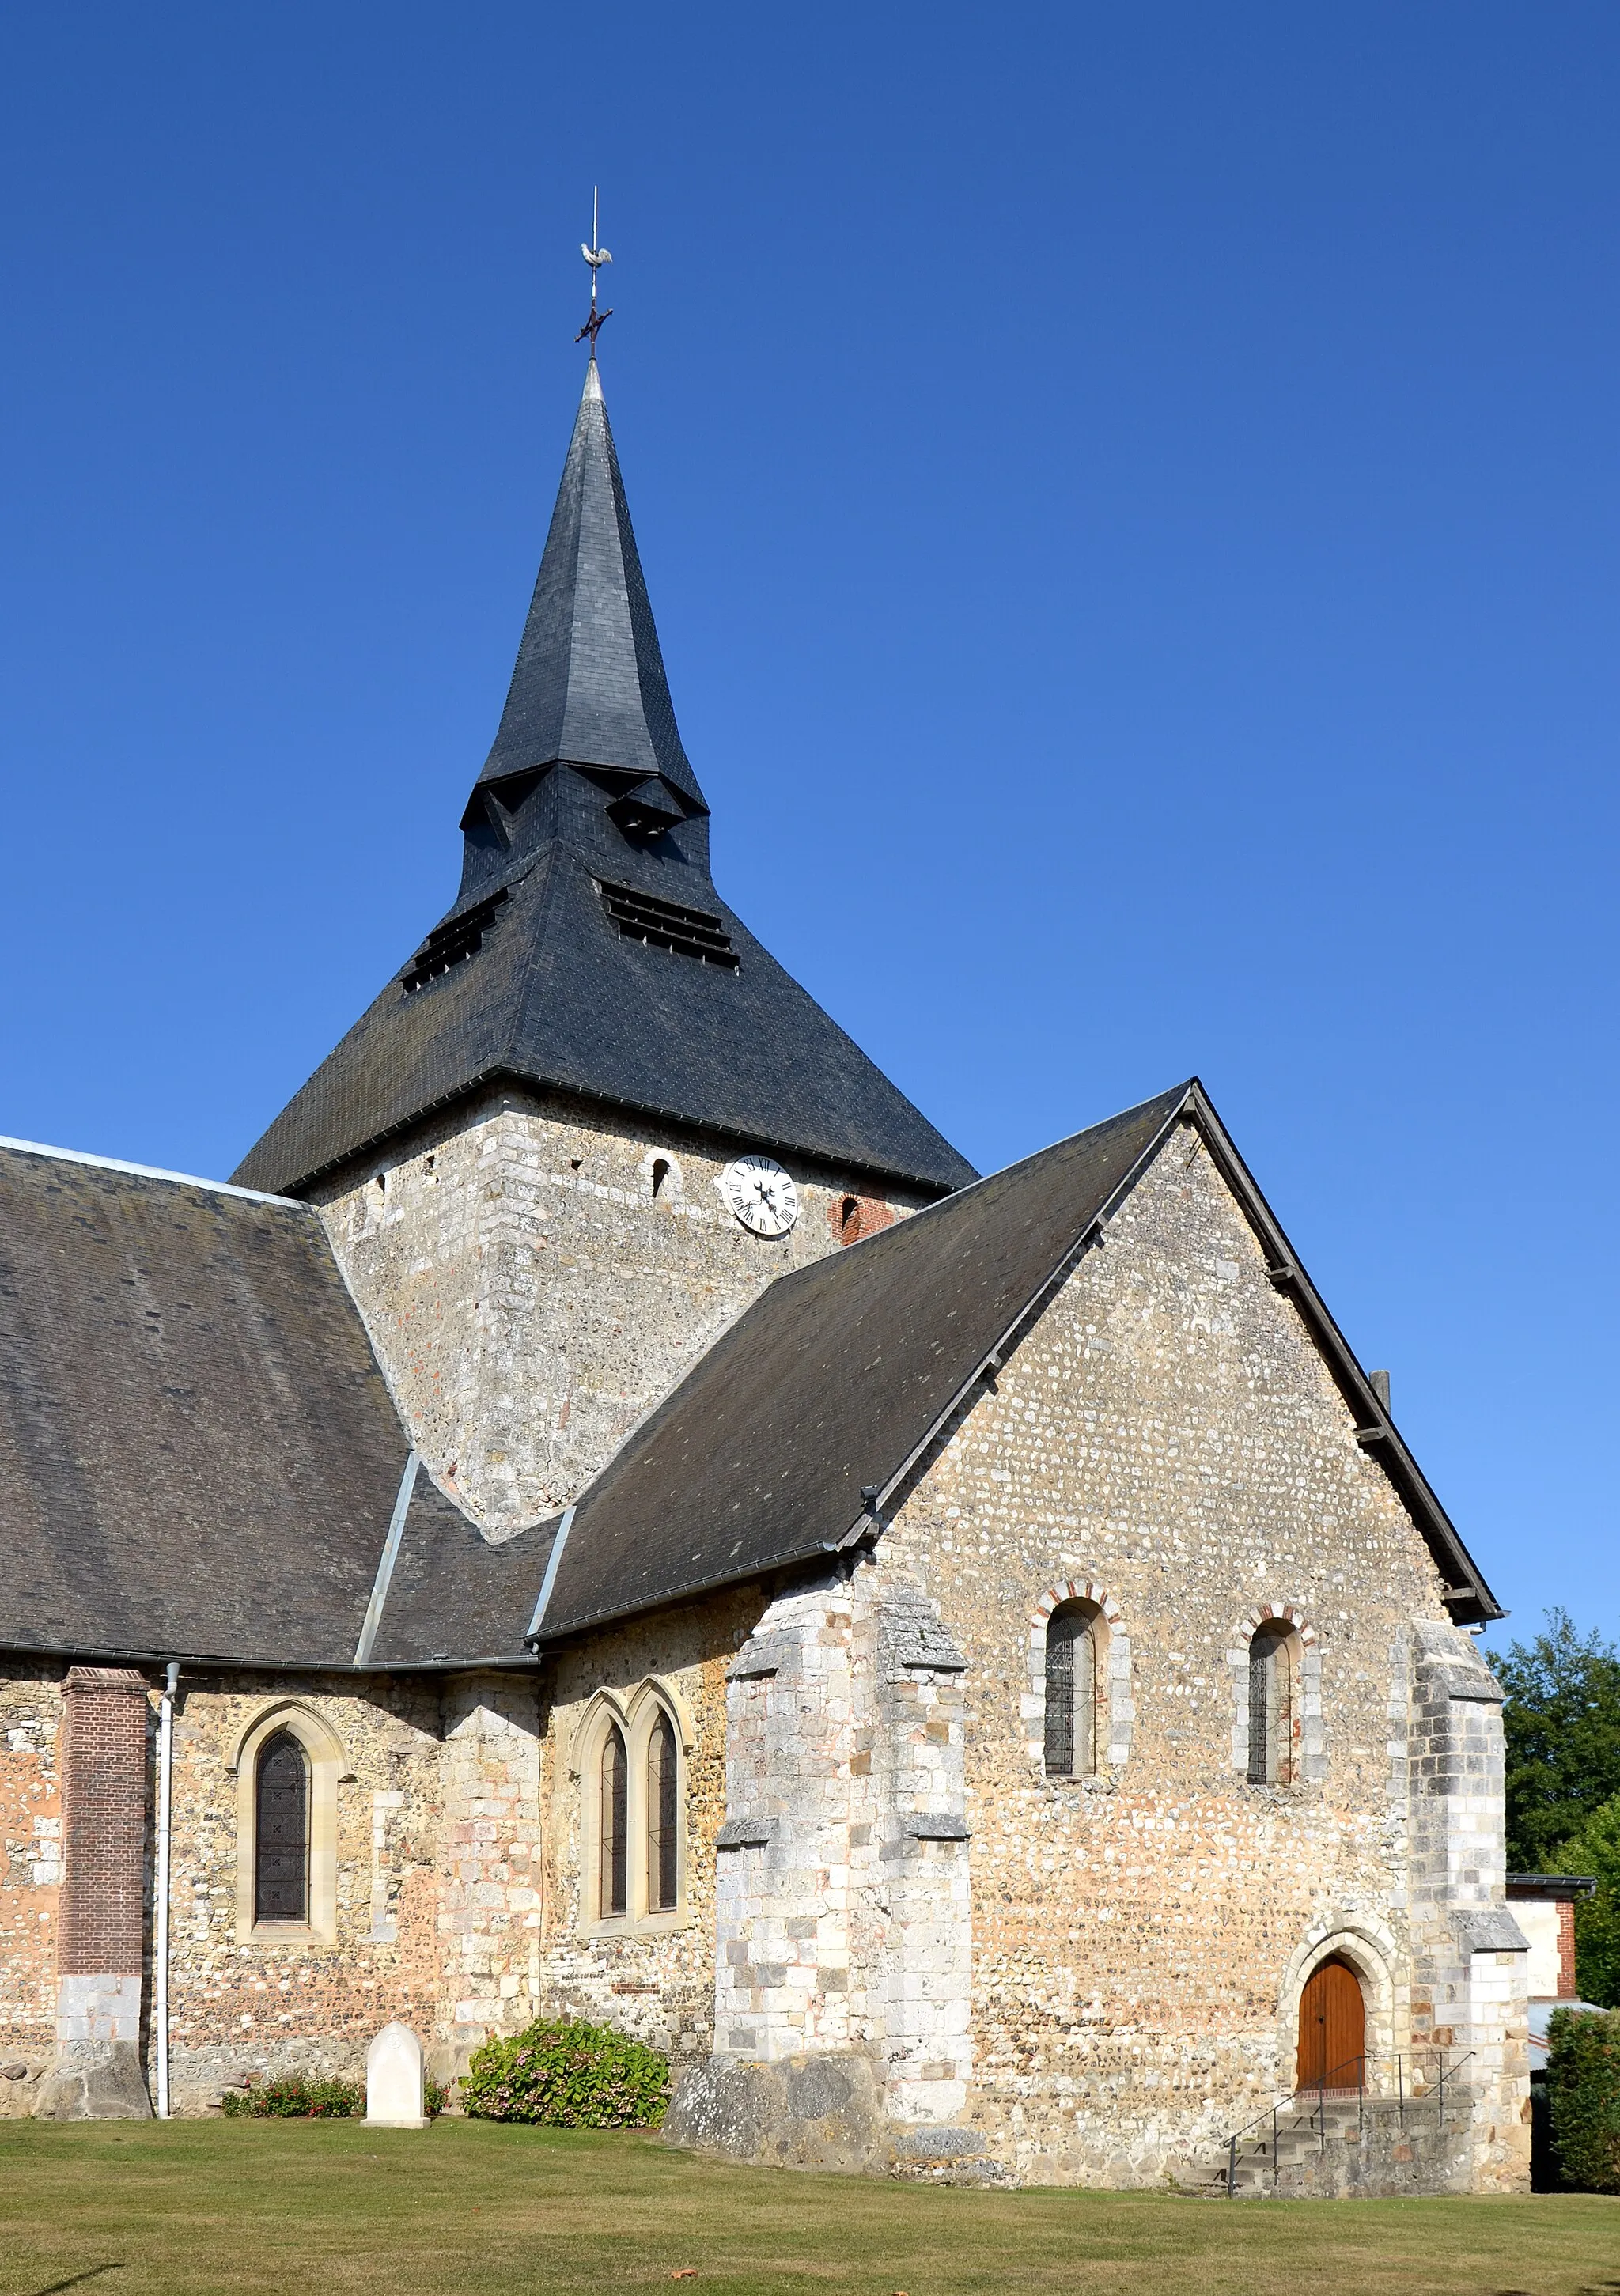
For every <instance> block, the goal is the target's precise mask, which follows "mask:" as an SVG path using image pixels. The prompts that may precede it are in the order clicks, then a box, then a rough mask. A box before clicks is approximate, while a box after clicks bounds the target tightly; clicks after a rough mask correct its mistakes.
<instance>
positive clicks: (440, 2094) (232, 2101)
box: [223, 2073, 445, 2120]
mask: <svg viewBox="0 0 1620 2296" xmlns="http://www.w3.org/2000/svg"><path fill="white" fill-rule="evenodd" d="M223 2103H224V2106H225V2111H226V2117H227V2118H228V2119H232V2120H365V2118H366V2084H365V2082H364V2081H346V2080H306V2079H304V2076H303V2075H302V2074H301V2073H289V2074H288V2075H286V2077H285V2078H284V2079H281V2080H268V2081H256V2080H250V2081H249V2082H248V2085H247V2087H245V2088H241V2089H226V2093H225V2096H224V2099H223ZM444 2107H445V2092H444V2090H443V2088H442V2087H441V2086H440V2083H439V2082H438V2081H436V2080H424V2082H423V2084H422V2109H423V2111H424V2112H425V2113H426V2114H427V2116H428V2118H429V2119H430V2120H432V2117H433V2115H434V2114H435V2113H438V2112H443V2111H444Z"/></svg>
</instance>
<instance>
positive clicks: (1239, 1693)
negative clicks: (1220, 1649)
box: [1227, 1603, 1328, 1786]
mask: <svg viewBox="0 0 1620 2296" xmlns="http://www.w3.org/2000/svg"><path fill="white" fill-rule="evenodd" d="M1239 1633H1240V1636H1241V1641H1240V1643H1239V1644H1238V1646H1237V1647H1236V1648H1234V1649H1233V1650H1231V1651H1229V1652H1228V1654H1227V1656H1228V1661H1229V1664H1230V1666H1231V1668H1232V1675H1233V1691H1234V1696H1235V1703H1236V1707H1237V1711H1236V1714H1235V1716H1234V1718H1233V1726H1232V1764H1233V1767H1234V1768H1236V1769H1239V1770H1241V1771H1242V1772H1243V1775H1244V1777H1245V1779H1246V1782H1247V1783H1248V1784H1250V1785H1252V1786H1292V1785H1299V1784H1303V1783H1305V1782H1307V1781H1310V1780H1314V1779H1320V1778H1322V1777H1325V1776H1326V1775H1327V1768H1328V1762H1327V1751H1326V1740H1325V1737H1324V1734H1323V1726H1322V1699H1321V1682H1322V1676H1321V1645H1320V1642H1319V1640H1318V1638H1317V1632H1316V1628H1314V1627H1313V1626H1312V1624H1311V1623H1310V1621H1309V1620H1307V1618H1306V1617H1305V1615H1304V1613H1303V1611H1300V1610H1299V1609H1297V1608H1296V1607H1295V1605H1294V1604H1293V1603H1261V1604H1260V1605H1259V1606H1258V1607H1257V1608H1256V1609H1255V1610H1254V1611H1251V1612H1250V1613H1249V1615H1248V1616H1247V1617H1246V1619H1245V1620H1243V1622H1242V1626H1241V1628H1240V1629H1239Z"/></svg>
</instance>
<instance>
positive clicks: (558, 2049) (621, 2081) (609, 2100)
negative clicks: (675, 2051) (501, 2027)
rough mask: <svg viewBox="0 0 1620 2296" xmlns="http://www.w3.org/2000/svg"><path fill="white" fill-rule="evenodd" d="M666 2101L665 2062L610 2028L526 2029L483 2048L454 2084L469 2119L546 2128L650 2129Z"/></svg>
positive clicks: (546, 2026)
mask: <svg viewBox="0 0 1620 2296" xmlns="http://www.w3.org/2000/svg"><path fill="white" fill-rule="evenodd" d="M669 2097H670V2065H669V2060H668V2058H667V2057H661V2056H660V2055H659V2054H658V2052H657V2050H656V2049H648V2048H645V2047H644V2046H642V2044H641V2043H640V2042H639V2041H632V2040H629V2039H628V2038H626V2036H625V2035H624V2034H622V2033H616V2032H615V2031H614V2030H613V2027H612V2026H611V2025H587V2024H583V2023H572V2024H564V2023H555V2024H539V2025H530V2028H529V2030H527V2032H523V2033H517V2034H514V2036H513V2038H511V2039H510V2040H506V2041H502V2040H494V2041H486V2042H485V2043H484V2045H483V2046H482V2048H481V2049H480V2050H478V2051H477V2053H476V2054H474V2056H473V2062H472V2063H471V2065H470V2066H469V2067H468V2069H467V2071H466V2072H465V2075H464V2076H463V2078H462V2083H461V2104H462V2110H463V2112H468V2113H471V2114H472V2115H473V2119H474V2120H537V2121H544V2122H546V2123H547V2125H548V2126H549V2127H551V2128H657V2127H658V2126H659V2124H660V2122H661V2121H662V2119H663V2116H664V2107H665V2105H666V2104H667V2103H669Z"/></svg>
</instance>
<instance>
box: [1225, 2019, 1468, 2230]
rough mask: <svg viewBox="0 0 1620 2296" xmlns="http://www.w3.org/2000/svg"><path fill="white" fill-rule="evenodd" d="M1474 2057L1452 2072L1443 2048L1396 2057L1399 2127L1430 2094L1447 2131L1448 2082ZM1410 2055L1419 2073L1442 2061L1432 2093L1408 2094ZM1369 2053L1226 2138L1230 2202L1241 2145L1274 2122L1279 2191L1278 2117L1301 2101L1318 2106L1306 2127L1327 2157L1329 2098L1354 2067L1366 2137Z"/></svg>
mask: <svg viewBox="0 0 1620 2296" xmlns="http://www.w3.org/2000/svg"><path fill="white" fill-rule="evenodd" d="M1473 2054H1474V2052H1473V2050H1472V2049H1464V2050H1462V2051H1461V2052H1460V2053H1459V2054H1457V2055H1456V2056H1455V2057H1454V2059H1453V2062H1452V2063H1451V2066H1450V2067H1449V2068H1448V2067H1447V2064H1446V2062H1445V2059H1446V2053H1445V2051H1444V2050H1443V2049H1441V2048H1435V2049H1411V2050H1406V2051H1402V2052H1399V2053H1397V2054H1395V2058H1394V2065H1395V2109H1396V2112H1397V2113H1398V2115H1399V2117H1400V2123H1401V2126H1402V2128H1405V2126H1406V2108H1407V2105H1408V2103H1411V2104H1414V2105H1417V2104H1427V2103H1429V2101H1430V2097H1431V2095H1432V2097H1433V2100H1434V2102H1435V2105H1436V2107H1437V2110H1438V2117H1439V2125H1440V2127H1441V2128H1444V2127H1445V2085H1446V2082H1447V2081H1448V2079H1455V2077H1456V2075H1457V2074H1458V2073H1459V2072H1460V2071H1461V2069H1462V2067H1463V2066H1464V2065H1465V2064H1467V2062H1468V2059H1469V2058H1470V2057H1471V2056H1472V2055H1473ZM1408 2056H1410V2058H1411V2060H1412V2068H1413V2071H1414V2072H1415V2071H1416V2070H1417V2063H1418V2060H1419V2058H1420V2057H1436V2058H1438V2060H1439V2062H1440V2077H1439V2079H1438V2080H1437V2081H1436V2082H1435V2087H1434V2089H1433V2091H1432V2092H1429V2091H1419V2090H1416V2089H1410V2090H1409V2088H1408V2087H1407V2083H1406V2059H1407V2057H1408ZM1368 2062H1369V2052H1368V2051H1367V2050H1365V2049H1364V2050H1362V2051H1361V2054H1360V2055H1358V2056H1353V2057H1346V2058H1345V2061H1344V2062H1343V2063H1342V2064H1337V2065H1330V2066H1329V2067H1328V2070H1327V2071H1325V2072H1323V2073H1321V2074H1320V2075H1319V2076H1318V2078H1317V2079H1315V2080H1313V2081H1309V2082H1307V2083H1306V2084H1305V2086H1304V2087H1303V2088H1296V2089H1290V2090H1289V2092H1288V2094H1287V2095H1286V2096H1281V2097H1278V2098H1275V2099H1274V2100H1273V2101H1272V2103H1271V2104H1269V2105H1268V2106H1267V2107H1266V2108H1265V2110H1264V2111H1263V2112H1257V2113H1256V2114H1255V2115H1254V2120H1250V2121H1246V2122H1245V2124H1244V2126H1243V2127H1242V2128H1238V2129H1234V2131H1233V2132H1232V2134H1231V2135H1230V2136H1229V2137H1228V2138H1227V2140H1226V2194H1227V2198H1228V2199H1229V2200H1230V2199H1232V2198H1233V2197H1234V2196H1235V2194H1236V2193H1237V2189H1238V2145H1239V2144H1242V2143H1243V2142H1244V2140H1245V2139H1246V2137H1247V2136H1249V2135H1250V2133H1251V2131H1252V2130H1254V2129H1256V2128H1259V2127H1260V2126H1261V2125H1262V2122H1264V2121H1267V2120H1269V2121H1270V2122H1271V2189H1272V2190H1273V2192H1275V2191H1276V2189H1277V2185H1278V2182H1279V2176H1280V2168H1279V2161H1278V2158H1277V2139H1278V2134H1279V2130H1278V2121H1279V2116H1280V2115H1281V2114H1283V2113H1284V2112H1287V2110H1288V2108H1289V2107H1290V2106H1291V2105H1295V2104H1296V2103H1297V2101H1298V2100H1299V2099H1300V2098H1301V2097H1311V2096H1314V2097H1315V2099H1316V2103H1315V2104H1314V2105H1313V2106H1312V2107H1310V2108H1309V2109H1308V2110H1307V2112H1306V2113H1305V2116H1304V2125H1305V2127H1306V2128H1314V2129H1315V2130H1316V2132H1317V2136H1318V2139H1319V2142H1320V2149H1321V2151H1322V2153H1324V2154H1325V2153H1326V2152H1327V2150H1328V2114H1327V2102H1328V2094H1329V2092H1330V2090H1331V2089H1332V2083H1333V2079H1334V2076H1335V2075H1336V2074H1337V2073H1345V2072H1348V2071H1350V2070H1351V2068H1352V2067H1354V2069H1355V2076H1356V2079H1355V2095H1356V2133H1357V2134H1358V2136H1359V2135H1360V2134H1361V2131H1362V2130H1363V2129H1364V2128H1366V2125H1367V2121H1366V2113H1367V2075H1366V2068H1367V2065H1368ZM1372 2062H1377V2056H1376V2055H1375V2056H1373V2058H1372ZM1332 2093H1333V2094H1334V2095H1338V2096H1347V2095H1349V2093H1350V2091H1349V2084H1348V2083H1347V2082H1346V2084H1345V2087H1343V2088H1340V2089H1337V2090H1332ZM1296 2125H1297V2124H1296ZM1262 2150H1263V2139H1262Z"/></svg>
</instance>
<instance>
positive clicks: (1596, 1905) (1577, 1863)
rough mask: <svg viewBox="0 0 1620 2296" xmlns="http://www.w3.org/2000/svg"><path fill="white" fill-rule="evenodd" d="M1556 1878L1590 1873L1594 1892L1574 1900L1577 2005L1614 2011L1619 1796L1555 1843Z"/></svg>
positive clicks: (1618, 1986)
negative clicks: (1589, 2003)
mask: <svg viewBox="0 0 1620 2296" xmlns="http://www.w3.org/2000/svg"><path fill="white" fill-rule="evenodd" d="M1556 1863H1557V1866H1558V1871H1559V1873H1560V1874H1591V1875H1592V1876H1593V1877H1594V1879H1595V1880H1596V1882H1597V1884H1598V1886H1597V1889H1596V1890H1594V1892H1593V1893H1592V1895H1591V1897H1590V1898H1576V1899H1575V1983H1576V1985H1577V1986H1578V1987H1579V1988H1580V1993H1581V1998H1582V2000H1583V2001H1595V2002H1596V2003H1597V2004H1598V2005H1599V2008H1603V2009H1620V1794H1616V1796H1615V1798H1614V1800H1612V1801H1606V1802H1605V1803H1604V1805H1603V1807H1602V1808H1601V1809H1595V1810H1593V1812H1592V1814H1591V1816H1590V1817H1589V1818H1588V1819H1587V1821H1586V1823H1585V1825H1583V1827H1582V1828H1581V1830H1580V1832H1579V1833H1576V1834H1572V1835H1571V1837H1570V1839H1569V1840H1568V1841H1561V1842H1560V1843H1559V1844H1558V1851H1557V1857H1556Z"/></svg>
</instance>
